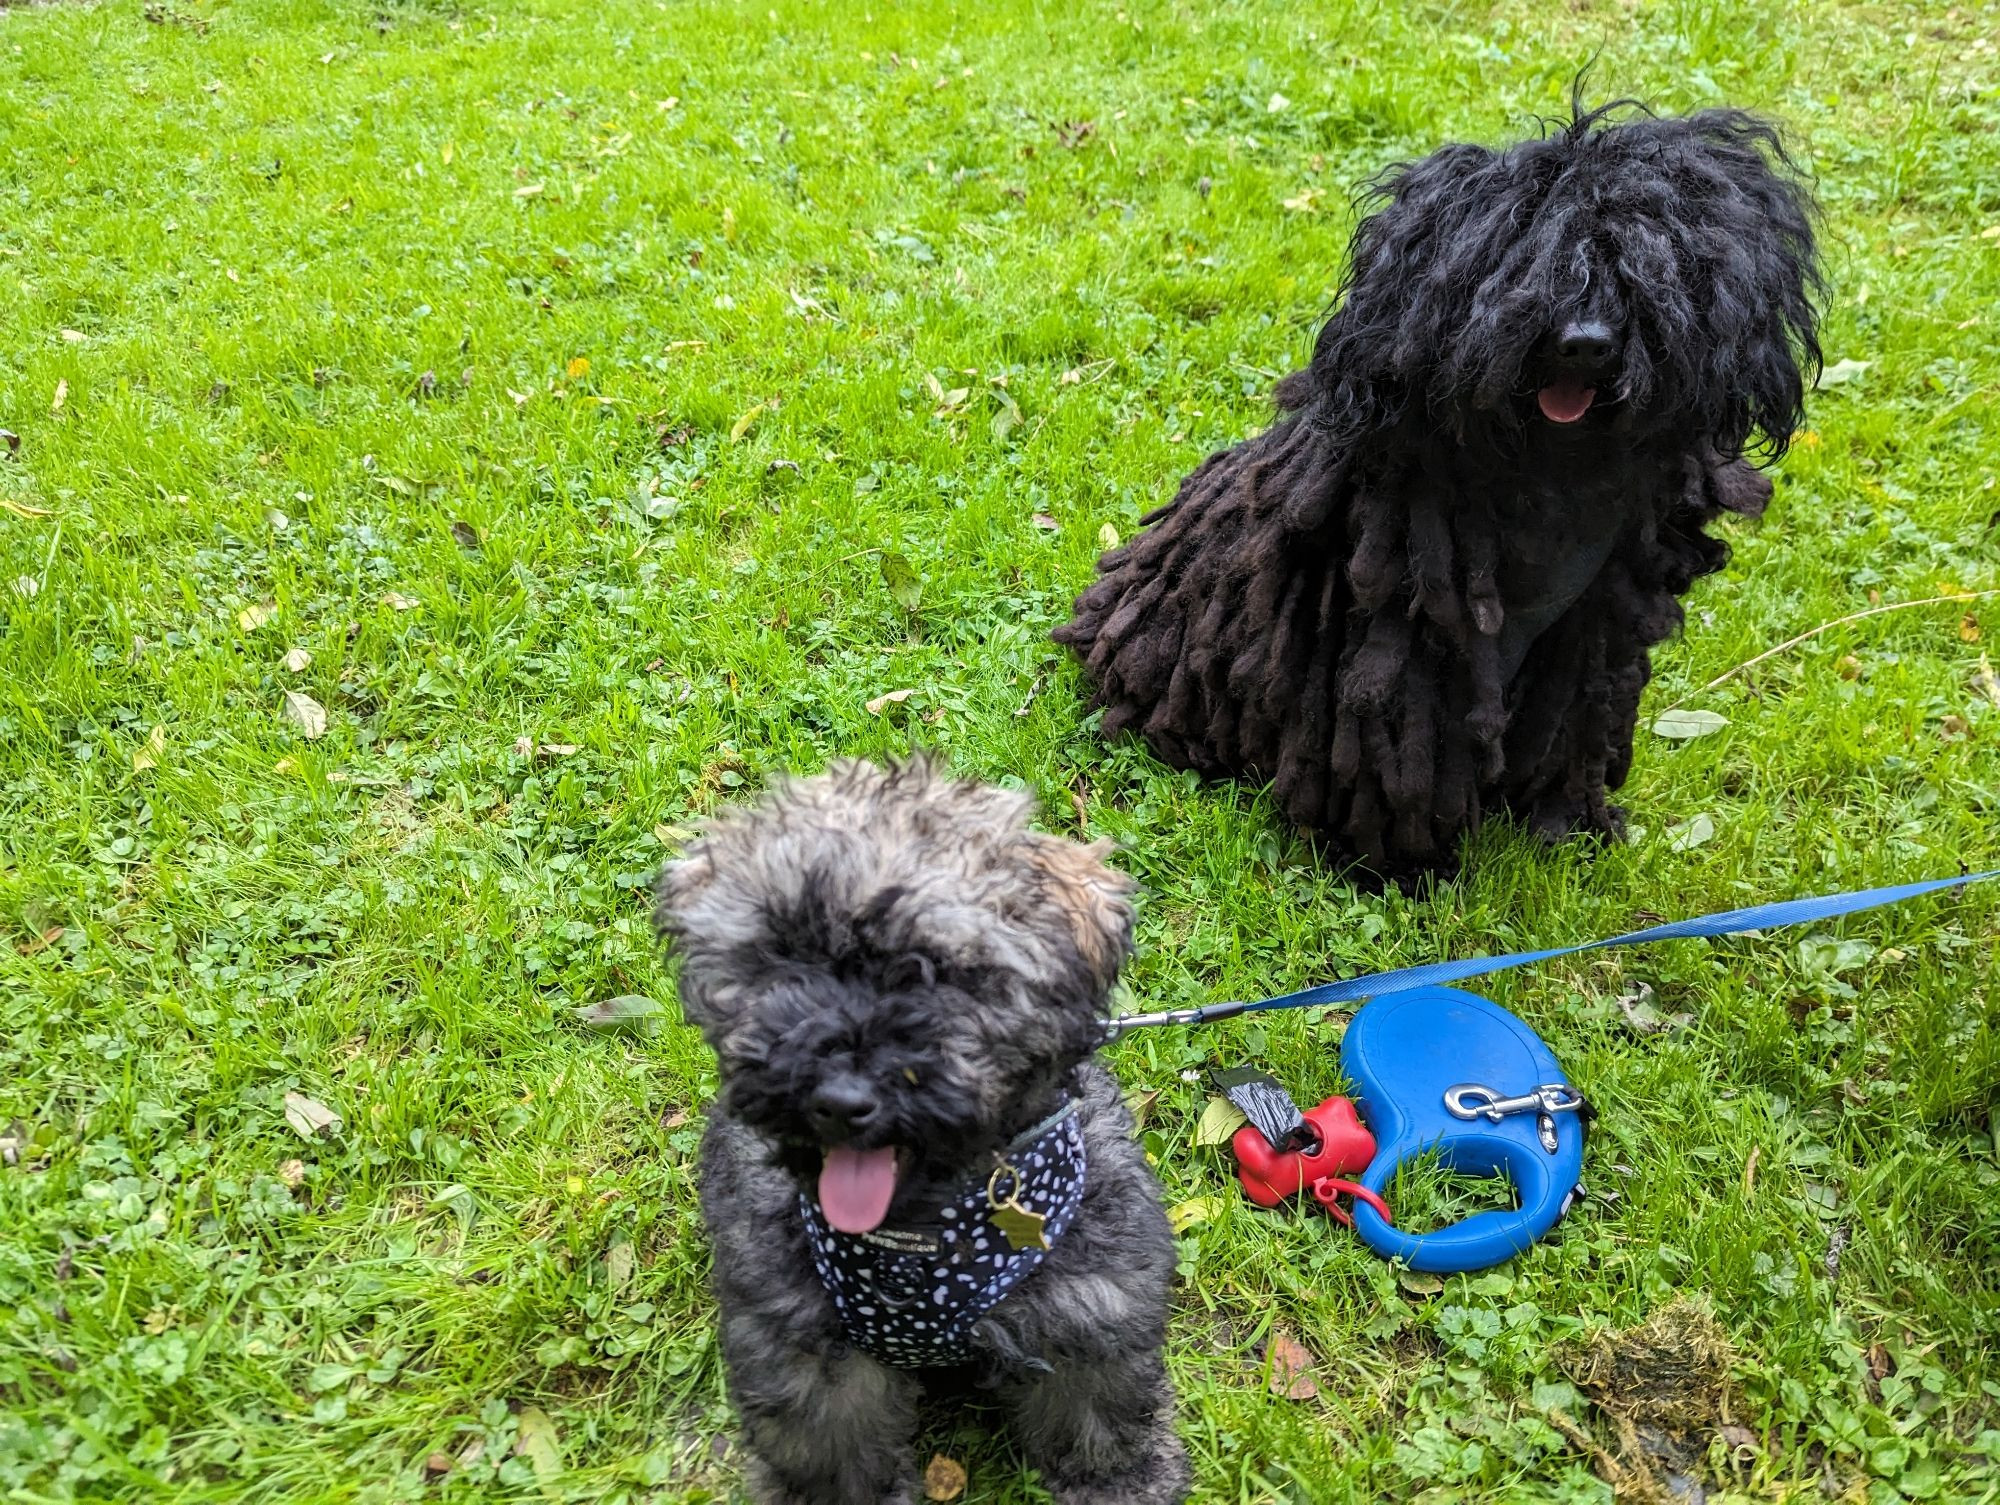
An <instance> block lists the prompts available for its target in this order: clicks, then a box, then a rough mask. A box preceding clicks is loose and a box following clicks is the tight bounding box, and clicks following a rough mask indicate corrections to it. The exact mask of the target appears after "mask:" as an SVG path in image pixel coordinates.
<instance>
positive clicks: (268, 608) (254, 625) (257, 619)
mask: <svg viewBox="0 0 2000 1505" xmlns="http://www.w3.org/2000/svg"><path fill="white" fill-rule="evenodd" d="M277 614H278V604H277V602H275V601H258V602H256V603H254V604H253V605H250V606H246V607H244V608H243V610H241V611H239V612H238V613H236V625H237V626H238V627H240V628H242V629H243V631H245V632H255V631H256V630H257V629H258V628H259V627H262V626H263V625H264V624H265V623H266V622H268V621H270V620H271V618H273V617H275V616H276V615H277Z"/></svg>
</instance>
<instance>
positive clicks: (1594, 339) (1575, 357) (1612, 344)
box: [1556, 319, 1618, 370]
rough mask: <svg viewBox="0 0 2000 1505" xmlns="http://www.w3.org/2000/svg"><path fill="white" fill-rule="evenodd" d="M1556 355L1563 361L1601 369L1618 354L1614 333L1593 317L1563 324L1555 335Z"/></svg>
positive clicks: (1592, 368) (1608, 326)
mask: <svg viewBox="0 0 2000 1505" xmlns="http://www.w3.org/2000/svg"><path fill="white" fill-rule="evenodd" d="M1556 355H1557V357H1558V358H1559V359H1561V360H1562V361H1564V362H1565V363H1566V364H1569V365H1573V366H1577V367H1581V368H1588V369H1591V370H1601V369H1603V368H1604V367H1606V366H1608V365H1610V364H1611V362H1612V361H1613V360H1615V359H1616V358H1617V355H1618V336H1617V335H1615V334H1613V333H1612V331H1611V326H1610V325H1609V324H1604V323H1600V322H1598V321H1597V320H1595V319H1588V320H1580V321H1578V322H1576V323H1574V324H1565V325H1563V327H1562V332H1561V333H1560V334H1558V335H1557V336H1556Z"/></svg>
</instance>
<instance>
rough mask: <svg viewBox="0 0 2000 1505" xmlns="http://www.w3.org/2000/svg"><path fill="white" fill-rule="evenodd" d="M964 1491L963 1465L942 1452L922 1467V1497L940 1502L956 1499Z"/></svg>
mask: <svg viewBox="0 0 2000 1505" xmlns="http://www.w3.org/2000/svg"><path fill="white" fill-rule="evenodd" d="M964 1493H965V1465H964V1464H962V1463H960V1462H959V1461H958V1460H957V1459H956V1458H947V1457H945V1455H944V1454H943V1453H939V1454H937V1455H936V1456H934V1457H933V1458H932V1459H931V1461H930V1462H929V1463H928V1464H927V1465H925V1468H924V1498H925V1499H926V1500H937V1501H940V1502H943V1501H950V1500H956V1499H957V1498H958V1497H959V1496H960V1495H962V1494H964Z"/></svg>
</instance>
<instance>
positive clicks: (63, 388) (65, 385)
mask: <svg viewBox="0 0 2000 1505" xmlns="http://www.w3.org/2000/svg"><path fill="white" fill-rule="evenodd" d="M68 401H69V378H68V377H66V376H61V377H57V378H56V395H55V396H54V397H53V398H51V399H50V400H49V416H50V417H52V418H53V417H54V416H55V415H56V414H57V413H60V412H61V411H62V410H63V404H64V403H66V402H68Z"/></svg>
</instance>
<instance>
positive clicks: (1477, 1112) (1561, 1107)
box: [1444, 1082, 1583, 1124]
mask: <svg viewBox="0 0 2000 1505" xmlns="http://www.w3.org/2000/svg"><path fill="white" fill-rule="evenodd" d="M1444 1107H1445V1111H1446V1112H1447V1113H1449V1114H1450V1115H1451V1116H1452V1117H1453V1118H1463V1119H1468V1120H1469V1119H1474V1118H1484V1119H1486V1120H1488V1121H1489V1122H1492V1123H1496V1124H1497V1123H1498V1122H1500V1120H1501V1119H1503V1118H1506V1117H1508V1116H1509V1115H1510V1114H1515V1113H1574V1112H1576V1111H1577V1110H1578V1109H1580V1108H1582V1107H1583V1094H1582V1093H1581V1092H1578V1091H1577V1090H1576V1088H1574V1087H1572V1086H1570V1085H1569V1084H1568V1083H1567V1082H1546V1083H1544V1084H1543V1085H1541V1086H1539V1087H1537V1088H1535V1089H1534V1090H1533V1091H1532V1092H1524V1093H1522V1094H1521V1095H1520V1096H1519V1097H1502V1096H1501V1095H1500V1094H1499V1093H1498V1092H1496V1091H1494V1090H1493V1089H1492V1088H1491V1087H1485V1086H1482V1085H1480V1084H1479V1083H1478V1082H1460V1083H1459V1084H1458V1085H1457V1086H1456V1087H1447V1088H1445V1090H1444Z"/></svg>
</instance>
